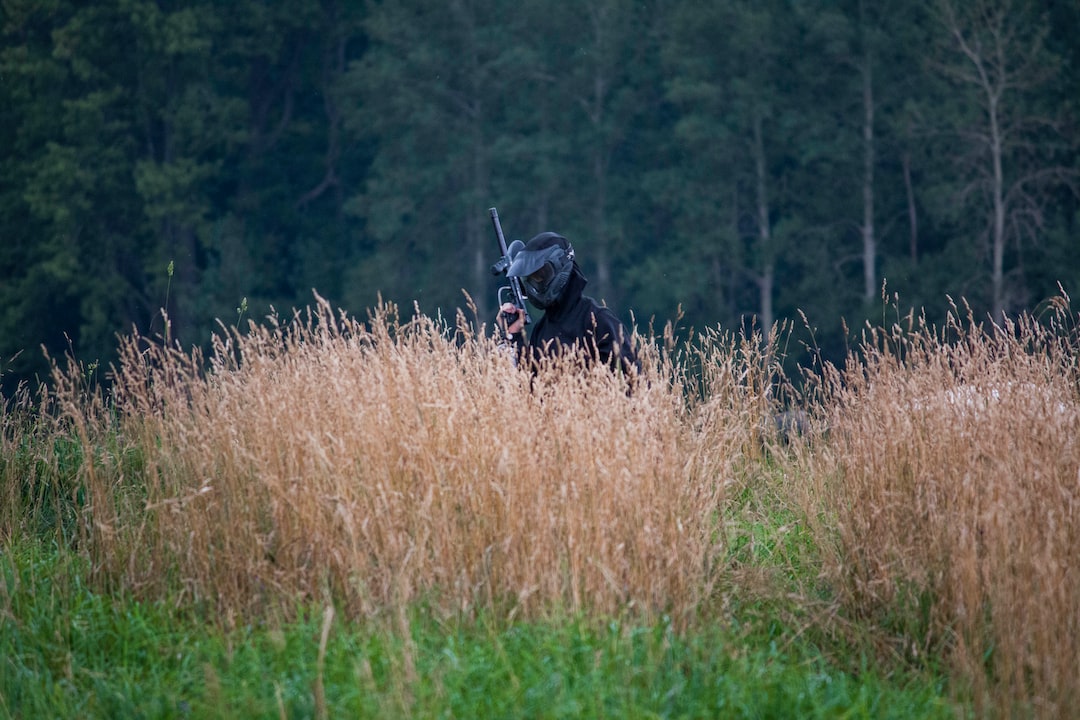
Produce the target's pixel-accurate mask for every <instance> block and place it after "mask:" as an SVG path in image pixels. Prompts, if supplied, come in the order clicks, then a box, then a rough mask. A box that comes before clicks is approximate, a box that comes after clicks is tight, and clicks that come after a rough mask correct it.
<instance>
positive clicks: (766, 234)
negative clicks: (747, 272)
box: [754, 112, 776, 333]
mask: <svg viewBox="0 0 1080 720" xmlns="http://www.w3.org/2000/svg"><path fill="white" fill-rule="evenodd" d="M754 169H755V174H756V179H757V193H756V194H757V198H756V199H757V220H758V257H759V258H760V263H759V268H758V276H757V286H758V303H759V309H760V316H759V320H760V321H761V328H762V331H763V332H765V333H768V332H770V331H771V330H772V326H773V283H774V282H775V274H776V270H775V266H776V261H775V259H774V258H773V248H772V226H771V225H770V223H769V197H768V190H767V181H768V177H767V174H766V173H767V168H766V163H765V138H764V130H763V128H762V119H761V113H760V112H758V113H755V115H754Z"/></svg>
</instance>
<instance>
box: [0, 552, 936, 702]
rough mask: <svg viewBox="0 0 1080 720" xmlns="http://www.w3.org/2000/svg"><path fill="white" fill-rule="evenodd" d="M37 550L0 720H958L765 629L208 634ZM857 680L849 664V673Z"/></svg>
mask: <svg viewBox="0 0 1080 720" xmlns="http://www.w3.org/2000/svg"><path fill="white" fill-rule="evenodd" d="M86 572H87V568H86V567H85V565H84V563H83V561H82V560H80V559H79V558H77V557H75V556H74V555H72V554H70V553H68V552H66V551H62V550H58V549H57V548H56V546H55V545H52V544H50V543H46V542H45V541H37V540H30V539H26V540H24V541H20V542H19V543H18V544H16V545H15V546H12V547H6V548H3V550H2V555H0V718H41V717H55V718H67V717H71V718H74V717H80V718H93V717H125V718H139V717H143V718H187V717H191V718H218V717H221V718H228V717H249V718H258V717H281V716H285V717H290V718H295V717H320V716H326V717H456V718H478V717H535V718H561V717H620V718H621V717H632V718H653V717H657V718H699V717H700V718H707V717H730V718H772V717H775V718H790V717H808V718H816V717H820V718H841V717H843V718H887V717H897V718H901V717H905V718H906V717H922V718H933V717H955V708H954V707H953V706H952V705H951V704H950V703H949V701H948V700H946V693H945V690H944V688H943V684H942V683H943V681H942V680H941V679H940V678H934V677H928V676H918V675H914V674H903V673H900V674H894V675H892V676H888V677H886V676H884V675H883V674H881V673H879V672H876V671H875V670H874V668H873V667H872V666H871V665H870V664H869V663H867V662H863V663H862V665H863V667H861V668H859V669H857V670H854V671H853V670H851V669H847V670H844V669H840V668H838V667H837V665H836V663H835V662H830V660H828V659H827V657H831V658H833V659H834V660H835V655H834V654H833V653H832V652H830V653H829V654H825V653H823V652H821V651H820V650H819V648H817V647H815V646H814V644H813V643H812V642H811V641H810V640H809V639H806V638H804V637H803V636H801V635H800V634H799V633H797V632H796V631H795V630H794V629H792V628H786V627H784V626H783V624H782V623H778V622H777V621H776V619H775V618H773V619H771V620H770V619H769V618H768V617H765V618H764V619H762V618H758V617H757V614H756V613H755V612H748V613H747V614H746V617H745V618H743V619H740V618H739V617H738V614H739V613H738V611H733V613H734V616H733V617H732V621H731V622H728V623H725V624H723V625H720V624H717V625H708V626H705V627H699V628H697V629H694V630H691V631H688V632H686V633H682V634H679V633H676V632H674V631H673V629H672V628H671V626H670V625H669V624H667V623H666V622H664V621H663V620H660V621H658V622H656V623H654V624H651V625H641V624H635V623H634V622H629V621H618V620H610V621H599V620H596V619H585V618H575V617H562V618H558V617H553V618H551V619H549V620H547V621H543V622H529V623H514V622H508V621H506V620H498V621H493V620H489V619H486V618H484V617H480V618H471V619H468V620H465V619H455V620H449V621H448V620H440V619H437V618H435V617H432V616H431V615H430V614H428V613H427V612H426V611H425V609H424V607H423V606H420V605H417V606H412V607H409V608H405V609H403V611H402V612H401V614H400V615H399V616H398V617H396V618H383V619H380V620H377V621H366V622H364V623H362V624H358V623H349V622H345V621H343V620H342V619H341V618H340V616H338V617H335V618H333V619H332V621H331V624H330V625H329V631H328V634H327V637H326V646H325V652H324V654H323V656H322V657H321V659H320V640H321V636H322V631H323V625H324V619H325V616H324V614H323V611H322V609H321V608H317V607H312V608H308V609H307V610H306V611H303V610H302V611H300V612H299V613H298V618H297V619H293V620H290V621H288V622H283V623H275V624H269V623H268V624H266V625H265V626H260V627H236V628H232V629H229V630H224V629H221V628H222V626H223V625H224V626H227V625H228V623H227V622H226V623H217V622H209V621H208V619H206V618H201V617H198V616H197V615H196V614H194V613H193V612H191V611H190V610H187V609H181V610H176V609H174V608H172V607H170V606H169V605H166V604H153V605H150V604H145V603H139V602H136V601H134V600H132V599H130V598H127V597H124V596H119V597H111V596H104V595H101V594H98V593H95V592H93V591H92V590H91V589H90V587H89V586H88V584H86V583H85V581H84V578H85V576H86ZM847 665H848V666H849V667H850V666H852V665H854V666H856V667H858V665H859V661H858V660H854V659H853V660H852V662H851V663H847Z"/></svg>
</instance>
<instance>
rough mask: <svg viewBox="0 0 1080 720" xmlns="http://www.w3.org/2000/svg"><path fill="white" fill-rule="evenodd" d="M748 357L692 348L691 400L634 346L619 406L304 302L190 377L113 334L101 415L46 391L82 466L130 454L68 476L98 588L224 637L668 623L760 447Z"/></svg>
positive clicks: (422, 323) (587, 389)
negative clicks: (213, 614) (204, 618)
mask: <svg viewBox="0 0 1080 720" xmlns="http://www.w3.org/2000/svg"><path fill="white" fill-rule="evenodd" d="M758 347H759V343H758V342H757V341H756V340H753V339H748V340H744V341H743V342H742V343H741V344H739V343H735V342H731V341H729V339H726V338H723V337H722V336H720V335H719V334H713V335H707V336H704V337H702V338H701V339H700V340H699V343H698V344H697V345H696V346H694V348H693V349H687V350H685V352H687V353H693V354H694V356H695V357H696V358H697V359H698V362H697V365H699V366H700V368H701V369H702V372H701V373H700V374H697V375H695V381H694V382H695V385H694V387H693V388H689V387H687V386H686V385H685V379H686V373H685V372H683V371H682V370H680V367H679V361H678V360H677V359H673V358H674V356H673V355H671V354H666V353H662V352H661V351H660V350H659V349H658V347H657V346H655V345H651V346H646V347H645V348H644V352H645V365H646V371H645V377H644V378H641V379H639V380H638V381H637V382H636V383H635V384H634V387H633V391H632V392H630V391H629V387H628V385H627V382H626V379H624V378H622V377H620V376H617V375H615V374H613V373H612V372H610V371H609V370H608V369H607V368H606V367H602V366H601V367H594V368H591V369H590V368H584V367H581V366H580V365H573V363H568V362H553V363H552V364H551V365H550V366H547V367H544V368H542V369H541V370H540V372H539V373H538V374H537V376H536V377H535V378H531V377H530V375H529V373H528V372H527V371H525V370H522V369H518V368H515V367H514V366H513V365H512V363H511V362H510V359H509V358H508V357H507V356H506V355H505V353H503V352H502V351H500V350H499V349H498V348H497V347H495V345H494V344H493V343H492V342H491V341H490V340H489V339H487V338H485V337H484V336H483V335H474V334H472V333H471V331H470V330H469V326H468V324H467V323H465V322H464V321H463V320H462V319H460V318H459V322H458V323H457V324H456V325H455V326H454V327H449V326H447V325H446V324H444V323H441V322H438V321H435V320H432V319H430V318H427V317H425V316H422V315H418V318H417V319H416V320H413V321H411V322H408V323H402V322H400V321H399V320H398V317H397V314H396V311H395V310H394V308H393V307H392V306H384V307H381V308H379V309H377V310H376V311H374V312H373V314H372V315H371V317H370V318H369V320H368V321H367V322H366V323H361V322H358V321H356V320H354V319H351V318H348V317H345V316H343V315H335V314H334V313H333V312H332V311H331V308H330V307H329V306H328V305H327V304H326V303H325V302H324V301H321V300H320V301H319V303H318V304H317V306H316V307H315V308H313V309H309V310H308V311H307V313H306V315H304V316H300V315H298V316H296V317H295V318H294V319H293V320H292V321H290V322H288V323H283V324H279V323H277V322H276V321H274V322H272V323H270V324H267V325H263V326H257V325H254V324H251V325H250V326H249V328H248V332H247V333H243V334H241V333H239V332H236V331H235V330H232V329H230V330H228V331H224V332H222V334H221V336H220V337H219V338H218V339H217V340H216V344H215V347H214V352H213V353H212V355H211V356H210V357H209V358H203V357H202V356H201V355H200V354H199V353H198V352H194V353H183V352H180V351H179V350H177V349H176V348H168V347H162V346H161V345H160V344H155V343H149V342H147V341H145V340H144V339H143V338H140V337H138V336H137V335H133V336H132V337H130V338H128V339H126V340H125V341H124V342H123V344H122V348H121V359H120V363H119V366H118V367H117V368H116V369H115V377H114V387H113V393H114V395H113V398H112V399H111V400H110V402H109V403H108V407H106V405H107V404H106V403H105V401H104V400H102V399H101V398H100V397H97V398H91V399H89V400H87V399H86V397H85V395H84V394H80V393H79V392H78V391H77V383H75V382H72V380H71V378H70V376H69V375H66V374H65V373H63V372H58V373H57V376H58V380H57V386H58V390H57V392H58V396H59V397H60V398H61V400H62V402H63V403H64V406H65V408H66V412H67V414H68V415H69V416H70V417H71V418H72V422H74V423H75V425H76V427H77V428H78V432H79V435H80V437H81V438H82V439H83V442H84V443H85V445H86V446H87V448H88V450H89V449H92V448H94V447H95V446H96V445H98V444H100V438H101V437H102V436H103V435H104V434H106V433H108V432H114V433H116V434H117V435H118V436H119V437H121V438H122V440H121V444H124V445H125V446H133V447H138V448H140V449H141V452H142V453H143V454H144V457H143V464H144V465H143V467H144V470H143V472H142V473H141V474H140V476H138V477H136V476H132V475H125V474H124V473H123V472H121V471H120V470H118V466H117V464H116V463H115V462H114V461H113V457H112V456H111V455H110V454H108V453H104V454H102V453H99V454H98V462H96V463H93V464H91V465H90V466H89V467H87V469H86V477H85V482H86V485H87V488H88V492H89V497H90V507H89V509H88V511H87V512H86V514H85V518H86V520H87V522H86V527H87V535H88V546H89V547H90V548H92V551H91V552H92V558H93V560H94V564H95V568H96V571H97V573H98V576H99V577H100V578H101V579H102V580H103V582H106V583H117V584H122V585H123V586H125V587H126V588H128V589H130V590H133V591H135V592H137V593H141V594H143V595H144V596H150V597H169V598H171V599H173V600H174V601H175V602H177V603H202V604H205V605H207V606H209V607H211V608H214V609H216V610H217V611H219V612H220V613H221V615H222V616H225V617H237V616H248V615H251V614H253V613H259V612H265V611H266V610H267V609H268V608H283V609H285V610H286V611H287V610H288V609H289V607H290V604H292V603H295V602H297V601H305V600H306V601H310V600H311V599H317V600H326V601H330V600H332V601H333V602H335V603H337V604H338V605H339V607H343V609H344V610H345V611H346V612H349V613H352V614H354V615H374V614H379V613H383V612H387V611H389V610H391V609H392V608H395V607H400V606H401V605H402V604H404V603H409V602H413V601H417V600H420V601H423V602H426V603H429V604H430V605H431V606H432V607H433V608H434V609H435V610H436V611H437V612H442V613H459V612H470V611H471V610H473V609H475V608H478V607H480V608H485V609H493V610H495V611H498V612H505V613H508V614H518V613H520V614H537V613H542V612H544V611H545V610H546V609H550V608H561V609H567V610H571V611H578V610H595V611H600V612H608V613H614V612H620V611H624V610H626V609H627V608H632V609H637V610H638V611H641V612H644V613H659V612H665V613H669V614H670V615H671V616H672V617H673V618H674V619H675V621H676V622H680V621H682V620H685V619H686V618H688V617H690V616H691V615H692V614H693V613H695V612H696V611H697V610H698V608H699V607H700V606H701V604H702V603H703V602H704V601H705V600H706V599H707V598H709V597H710V595H711V593H712V592H713V590H714V586H715V583H716V582H717V579H718V574H717V572H716V566H717V557H718V555H719V553H721V551H722V547H721V543H722V538H721V536H720V534H719V533H717V532H716V531H715V522H716V520H715V518H716V515H717V513H718V512H719V508H720V504H721V502H722V498H723V493H724V487H725V482H726V481H727V480H729V479H730V478H731V476H732V475H733V474H734V473H736V472H737V471H738V466H739V464H740V463H742V462H744V458H745V457H746V455H747V452H748V450H749V449H750V448H752V447H754V446H755V445H756V444H757V443H760V438H759V437H757V435H758V433H759V428H760V427H761V425H762V422H763V419H764V417H765V415H766V414H767V408H768V405H769V400H768V397H767V390H766V388H767V387H768V385H769V383H768V382H767V381H765V380H764V375H766V374H767V372H768V368H767V366H768V362H769V360H768V355H767V354H766V353H764V352H761V351H759V350H758V349H757V348H758ZM749 374H754V375H755V376H757V377H761V378H762V379H761V380H760V381H759V382H756V383H747V382H746V378H747V376H748V375H749ZM109 423H115V425H113V426H110V425H109ZM110 427H112V428H113V429H111V430H110V429H109V428H110Z"/></svg>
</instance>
